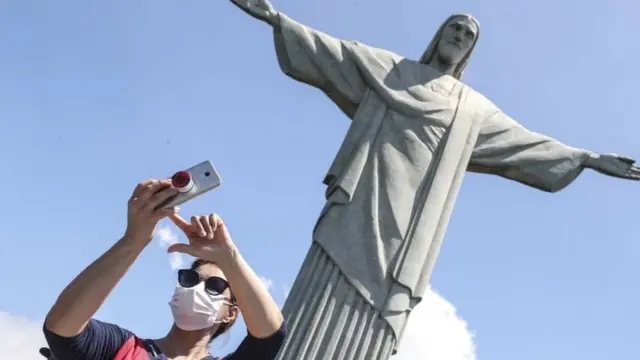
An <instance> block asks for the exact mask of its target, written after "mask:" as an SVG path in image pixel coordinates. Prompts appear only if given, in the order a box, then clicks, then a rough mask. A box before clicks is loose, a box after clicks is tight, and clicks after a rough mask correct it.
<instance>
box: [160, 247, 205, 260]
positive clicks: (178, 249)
mask: <svg viewBox="0 0 640 360" xmlns="http://www.w3.org/2000/svg"><path fill="white" fill-rule="evenodd" d="M167 252H168V253H181V254H186V255H191V256H193V257H195V258H198V259H201V258H202V252H201V251H199V250H198V249H197V248H196V247H194V246H191V245H188V244H173V245H171V246H169V248H168V249H167Z"/></svg>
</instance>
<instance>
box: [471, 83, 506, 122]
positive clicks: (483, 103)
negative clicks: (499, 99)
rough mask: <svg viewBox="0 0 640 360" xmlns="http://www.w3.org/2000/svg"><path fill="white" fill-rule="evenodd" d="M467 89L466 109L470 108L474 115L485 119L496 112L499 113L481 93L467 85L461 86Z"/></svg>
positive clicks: (491, 102)
mask: <svg viewBox="0 0 640 360" xmlns="http://www.w3.org/2000/svg"><path fill="white" fill-rule="evenodd" d="M463 85H464V86H465V87H466V88H467V96H466V100H465V105H466V107H467V108H472V109H473V110H474V112H475V113H477V114H478V115H479V116H480V117H482V118H483V119H484V118H487V117H489V116H491V115H493V114H495V113H497V112H500V108H499V107H498V106H497V105H496V104H494V103H493V101H491V100H489V98H487V97H486V96H484V95H483V94H482V93H481V92H479V91H477V90H475V89H474V88H472V87H471V86H469V85H467V84H463Z"/></svg>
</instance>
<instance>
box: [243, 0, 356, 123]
mask: <svg viewBox="0 0 640 360" xmlns="http://www.w3.org/2000/svg"><path fill="white" fill-rule="evenodd" d="M231 2H232V3H233V4H235V5H236V6H238V7H239V8H240V9H242V10H243V11H245V12H246V13H248V14H249V15H251V16H253V17H255V18H257V19H260V20H262V21H264V22H266V23H267V24H270V25H271V26H272V27H273V31H274V40H275V47H276V55H277V57H278V63H279V64H280V68H281V69H282V71H283V72H284V73H285V74H287V75H288V76H290V77H291V78H293V79H295V80H298V81H301V82H303V83H306V84H309V85H311V86H314V87H316V88H318V89H320V90H322V91H323V92H324V93H325V94H326V95H327V96H329V98H331V100H333V102H334V103H336V105H338V107H340V109H341V110H342V111H343V112H344V113H345V114H346V115H347V116H349V117H353V115H354V114H355V111H356V108H357V107H358V105H359V104H360V102H361V101H362V100H363V99H364V94H365V92H366V89H367V88H366V86H365V82H364V79H363V78H362V75H361V73H360V71H359V70H358V65H357V62H356V60H355V58H354V56H353V52H354V51H357V50H356V49H357V45H356V44H355V43H354V42H352V41H346V40H339V39H336V38H333V37H331V36H329V35H327V34H325V33H322V32H319V31H316V30H314V29H311V28H309V27H306V26H304V25H302V24H299V23H297V22H295V21H294V20H292V19H290V18H289V17H287V16H286V15H284V14H282V13H279V12H277V11H275V10H274V9H273V7H272V6H271V4H269V2H268V1H266V0H231Z"/></svg>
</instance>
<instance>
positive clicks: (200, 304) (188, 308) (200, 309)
mask: <svg viewBox="0 0 640 360" xmlns="http://www.w3.org/2000/svg"><path fill="white" fill-rule="evenodd" d="M224 304H227V301H226V300H225V298H224V296H223V295H216V296H214V295H210V294H209V293H207V292H206V290H205V288H204V281H201V282H200V283H199V284H198V285H196V286H194V287H190V288H184V287H182V286H180V284H177V285H176V289H175V290H174V292H173V297H172V298H171V301H170V302H169V306H170V307H171V312H172V313H173V320H174V321H175V323H176V325H177V326H178V327H179V328H180V329H182V330H185V331H195V330H202V329H206V328H209V327H212V326H213V325H215V324H217V323H220V322H221V321H219V320H218V319H217V317H218V313H219V312H220V308H221V307H222V305H224Z"/></svg>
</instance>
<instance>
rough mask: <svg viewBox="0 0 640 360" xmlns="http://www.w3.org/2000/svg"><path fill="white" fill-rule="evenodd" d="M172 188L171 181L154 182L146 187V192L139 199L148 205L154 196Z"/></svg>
mask: <svg viewBox="0 0 640 360" xmlns="http://www.w3.org/2000/svg"><path fill="white" fill-rule="evenodd" d="M170 186H171V181H169V180H153V182H152V183H150V184H147V186H145V189H144V191H143V192H142V193H141V194H140V197H139V199H140V202H141V203H144V204H145V205H146V204H147V202H148V201H149V199H151V197H152V196H153V195H155V194H156V193H157V192H159V191H162V190H164V189H166V188H168V187H170Z"/></svg>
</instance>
